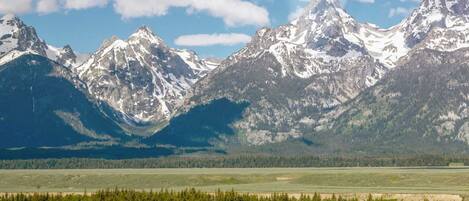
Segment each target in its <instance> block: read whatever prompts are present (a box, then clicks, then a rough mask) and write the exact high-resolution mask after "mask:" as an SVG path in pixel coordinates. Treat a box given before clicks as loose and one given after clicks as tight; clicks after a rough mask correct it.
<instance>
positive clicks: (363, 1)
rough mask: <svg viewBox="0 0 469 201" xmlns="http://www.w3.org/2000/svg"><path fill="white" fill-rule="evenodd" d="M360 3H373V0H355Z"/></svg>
mask: <svg viewBox="0 0 469 201" xmlns="http://www.w3.org/2000/svg"><path fill="white" fill-rule="evenodd" d="M356 1H358V2H360V3H375V0H356Z"/></svg>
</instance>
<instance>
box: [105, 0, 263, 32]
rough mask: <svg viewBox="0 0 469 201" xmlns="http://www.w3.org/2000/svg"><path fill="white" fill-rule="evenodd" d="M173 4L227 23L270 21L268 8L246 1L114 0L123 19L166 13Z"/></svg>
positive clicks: (254, 23)
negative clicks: (204, 13) (205, 13)
mask: <svg viewBox="0 0 469 201" xmlns="http://www.w3.org/2000/svg"><path fill="white" fill-rule="evenodd" d="M171 7H183V8H186V9H187V11H188V12H189V13H192V12H207V13H208V14H209V15H212V16H214V17H218V18H222V19H223V21H224V22H225V24H226V25H228V26H241V25H257V26H264V25H268V24H269V23H270V20H269V13H268V11H267V10H266V9H265V8H263V7H260V6H258V5H256V4H254V3H251V2H249V1H245V0H115V1H114V9H115V10H116V12H117V13H119V14H121V15H122V17H123V18H137V17H151V16H161V15H166V14H167V12H168V10H169V9H170V8H171Z"/></svg>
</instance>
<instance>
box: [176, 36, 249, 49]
mask: <svg viewBox="0 0 469 201" xmlns="http://www.w3.org/2000/svg"><path fill="white" fill-rule="evenodd" d="M249 41H251V37H250V36H248V35H245V34H238V33H228V34H196V35H185V36H180V37H178V38H176V40H175V41H174V43H175V44H176V45H179V46H213V45H225V46H232V45H237V44H244V43H248V42H249Z"/></svg>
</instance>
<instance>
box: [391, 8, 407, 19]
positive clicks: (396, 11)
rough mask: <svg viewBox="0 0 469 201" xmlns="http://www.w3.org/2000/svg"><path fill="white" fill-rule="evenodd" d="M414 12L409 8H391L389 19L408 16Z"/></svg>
mask: <svg viewBox="0 0 469 201" xmlns="http://www.w3.org/2000/svg"><path fill="white" fill-rule="evenodd" d="M411 11H412V9H409V8H404V7H396V8H391V10H389V14H388V17H389V18H392V17H396V16H407V15H409V13H410V12H411Z"/></svg>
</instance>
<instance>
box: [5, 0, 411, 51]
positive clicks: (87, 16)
mask: <svg viewBox="0 0 469 201" xmlns="http://www.w3.org/2000/svg"><path fill="white" fill-rule="evenodd" d="M12 1H15V2H18V3H16V5H12ZM418 1H419V0H347V2H346V3H345V9H346V10H347V12H348V13H349V14H351V15H352V16H353V17H354V18H356V19H357V20H358V21H360V22H370V23H373V24H377V25H379V26H380V27H383V28H386V27H390V26H392V25H395V24H397V23H399V22H400V21H401V20H402V19H403V18H404V16H406V15H407V13H408V12H410V11H411V10H412V9H413V8H415V7H416V6H418V4H419V2H418ZM210 2H211V3H210ZM217 3H218V4H219V5H217ZM307 3H308V2H307V1H306V0H0V13H3V14H5V13H16V14H17V15H19V16H20V17H21V18H22V19H23V20H24V21H25V23H27V24H28V25H32V26H34V27H35V28H36V30H37V32H38V34H39V35H40V37H41V38H43V39H44V40H46V41H47V42H48V43H49V44H52V45H54V46H63V45H65V44H70V45H71V46H72V47H73V48H74V49H75V50H76V51H78V52H82V53H90V52H94V51H95V50H96V49H97V48H99V46H100V44H101V43H102V41H103V40H105V39H107V38H110V37H111V36H113V35H116V36H118V37H120V38H127V37H128V36H129V35H130V34H131V33H133V32H134V31H135V30H136V29H137V28H138V27H140V26H142V25H146V26H149V27H150V28H151V29H152V30H153V31H154V32H155V33H156V34H157V35H159V36H160V37H161V38H163V39H164V40H165V41H166V43H168V45H170V46H172V47H177V48H187V49H192V50H195V51H196V52H197V53H198V54H199V55H201V56H202V57H226V56H228V55H230V54H231V53H233V52H235V51H236V50H238V49H240V48H241V47H243V45H244V44H243V43H244V42H246V40H247V39H246V37H247V36H250V35H252V34H254V33H255V31H256V30H257V29H259V28H260V27H264V26H267V27H276V26H279V25H281V24H285V23H288V21H289V16H290V14H292V13H294V12H295V10H297V9H299V8H301V7H303V6H305V5H306V4H307ZM2 4H3V5H2ZM13 4H15V3H13ZM39 4H40V5H41V6H39ZM194 34H206V35H199V36H198V38H197V39H194V37H193V35H194ZM213 34H221V35H217V36H216V37H215V36H214V35H213ZM224 34H226V35H224ZM181 36H186V38H184V37H183V38H180V40H179V42H176V39H178V37H181ZM243 36H245V37H243ZM183 39H186V40H183ZM190 40H195V41H190ZM210 40H211V41H210Z"/></svg>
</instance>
